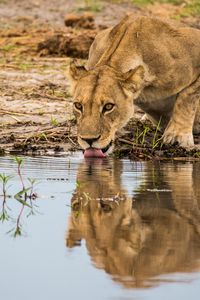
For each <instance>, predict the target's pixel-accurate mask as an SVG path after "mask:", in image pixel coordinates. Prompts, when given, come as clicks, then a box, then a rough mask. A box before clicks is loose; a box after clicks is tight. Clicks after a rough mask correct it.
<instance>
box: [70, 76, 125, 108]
mask: <svg viewBox="0 0 200 300" xmlns="http://www.w3.org/2000/svg"><path fill="white" fill-rule="evenodd" d="M123 96H124V92H123V89H122V87H121V85H120V83H119V81H118V80H117V78H116V76H115V74H114V73H110V72H99V73H96V72H95V73H93V72H91V73H90V72H89V74H88V75H87V76H85V77H83V78H82V79H80V80H79V82H78V83H77V86H76V88H75V93H74V98H75V99H76V100H78V101H81V102H82V103H87V102H88V101H95V102H97V103H99V104H101V103H104V102H105V101H109V100H113V101H116V100H117V98H119V97H120V98H122V97H123Z"/></svg>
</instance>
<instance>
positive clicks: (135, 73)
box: [121, 66, 145, 93]
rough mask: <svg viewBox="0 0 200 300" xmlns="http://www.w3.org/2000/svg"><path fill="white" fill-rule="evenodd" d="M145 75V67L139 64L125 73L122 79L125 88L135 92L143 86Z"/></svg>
mask: <svg viewBox="0 0 200 300" xmlns="http://www.w3.org/2000/svg"><path fill="white" fill-rule="evenodd" d="M144 75H145V70H144V67H143V66H139V67H137V68H135V69H132V70H129V71H128V72H126V73H124V74H123V77H122V79H121V84H122V86H123V87H124V88H125V89H127V90H129V91H131V92H133V93H135V92H137V91H139V89H140V88H141V87H142V85H143V83H144Z"/></svg>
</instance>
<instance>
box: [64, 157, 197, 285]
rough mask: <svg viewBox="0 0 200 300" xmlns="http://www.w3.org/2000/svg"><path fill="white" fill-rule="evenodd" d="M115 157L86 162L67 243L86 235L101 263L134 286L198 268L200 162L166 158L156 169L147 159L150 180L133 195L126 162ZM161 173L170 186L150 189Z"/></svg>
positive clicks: (81, 170) (94, 257) (98, 264)
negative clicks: (125, 181) (127, 187)
mask: <svg viewBox="0 0 200 300" xmlns="http://www.w3.org/2000/svg"><path fill="white" fill-rule="evenodd" d="M111 163H112V165H109V162H107V164H106V162H102V161H100V160H97V161H93V162H89V163H88V165H87V162H85V163H83V164H81V166H80V168H79V170H78V175H77V181H78V182H80V187H78V188H77V189H76V191H75V192H74V195H73V198H72V202H71V204H72V213H71V218H70V222H69V227H68V232H67V237H66V243H67V246H68V247H74V246H75V245H77V244H78V243H80V241H81V240H85V244H86V247H87V250H88V252H89V255H90V256H91V259H92V261H93V263H94V264H95V265H96V267H97V268H102V269H104V270H105V271H106V272H107V273H108V274H110V275H111V276H112V278H114V279H115V280H117V281H119V282H122V283H123V284H124V285H125V286H129V287H134V286H140V287H141V286H145V283H146V282H147V281H148V282H149V284H150V285H152V284H154V283H156V282H154V281H151V278H152V277H153V276H159V275H162V274H167V273H173V272H174V273H177V272H193V271H194V270H197V269H199V268H200V261H199V258H200V252H199V242H197V241H199V236H200V197H199V196H200V186H199V182H198V176H197V174H198V171H199V164H188V165H187V168H184V167H183V166H181V167H179V166H177V165H174V166H172V165H171V164H170V165H168V164H165V165H163V166H161V167H160V169H159V168H158V166H156V167H155V169H153V171H152V166H151V164H146V165H144V167H143V168H144V172H145V174H146V176H145V183H144V182H143V183H142V185H141V188H139V189H138V190H137V194H136V196H135V199H130V197H129V196H128V195H127V192H126V190H125V188H124V187H123V185H122V182H121V178H122V176H121V174H122V169H123V165H122V162H119V163H118V162H115V161H113V162H111ZM174 178H176V180H174ZM156 179H157V180H159V183H160V186H162V187H163V188H165V189H168V192H167V191H166V192H155V193H153V192H152V193H150V192H149V191H148V189H154V188H155V185H156ZM109 197H110V198H109ZM110 199H111V200H112V201H110ZM114 199H115V200H116V201H113V200H114ZM127 279H128V280H127Z"/></svg>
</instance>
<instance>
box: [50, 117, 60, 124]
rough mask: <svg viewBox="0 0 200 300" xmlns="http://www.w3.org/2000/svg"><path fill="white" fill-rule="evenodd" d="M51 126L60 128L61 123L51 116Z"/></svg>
mask: <svg viewBox="0 0 200 300" xmlns="http://www.w3.org/2000/svg"><path fill="white" fill-rule="evenodd" d="M51 124H52V125H53V126H58V125H59V122H58V120H57V119H56V118H54V117H53V116H51Z"/></svg>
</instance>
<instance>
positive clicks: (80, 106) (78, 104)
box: [74, 102, 83, 111]
mask: <svg viewBox="0 0 200 300" xmlns="http://www.w3.org/2000/svg"><path fill="white" fill-rule="evenodd" d="M74 106H75V108H76V109H78V110H81V111H82V109H83V107H82V104H81V103H80V102H74Z"/></svg>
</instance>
